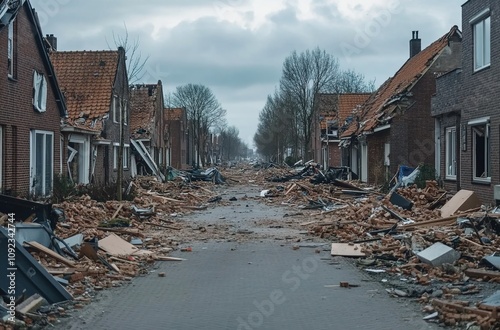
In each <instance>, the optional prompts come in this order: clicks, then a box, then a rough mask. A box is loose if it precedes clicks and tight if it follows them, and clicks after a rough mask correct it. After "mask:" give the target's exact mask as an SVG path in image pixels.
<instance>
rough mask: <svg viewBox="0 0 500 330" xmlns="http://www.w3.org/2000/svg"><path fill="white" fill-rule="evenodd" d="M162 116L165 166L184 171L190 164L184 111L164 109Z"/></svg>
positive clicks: (181, 109) (185, 113)
mask: <svg viewBox="0 0 500 330" xmlns="http://www.w3.org/2000/svg"><path fill="white" fill-rule="evenodd" d="M163 115H164V117H165V134H166V136H167V155H166V156H167V159H166V164H167V165H168V166H171V167H173V168H176V169H186V168H188V166H189V163H190V159H189V157H188V155H189V154H190V153H189V144H190V143H189V131H188V125H187V124H188V122H187V112H186V109H183V108H165V110H164V113H163Z"/></svg>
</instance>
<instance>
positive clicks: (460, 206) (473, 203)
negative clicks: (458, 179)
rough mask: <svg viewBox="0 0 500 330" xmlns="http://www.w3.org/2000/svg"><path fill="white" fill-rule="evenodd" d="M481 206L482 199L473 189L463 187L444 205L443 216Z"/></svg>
mask: <svg viewBox="0 0 500 330" xmlns="http://www.w3.org/2000/svg"><path fill="white" fill-rule="evenodd" d="M480 206H481V201H480V200H479V198H478V197H477V195H476V194H475V193H474V192H473V191H472V190H465V189H462V190H460V191H459V192H457V193H456V194H455V195H454V196H453V197H452V198H451V199H450V200H449V201H448V202H447V203H446V204H444V205H443V207H442V208H441V216H442V217H443V218H446V217H449V216H450V215H452V214H455V213H456V212H458V211H464V210H467V209H471V208H475V207H480Z"/></svg>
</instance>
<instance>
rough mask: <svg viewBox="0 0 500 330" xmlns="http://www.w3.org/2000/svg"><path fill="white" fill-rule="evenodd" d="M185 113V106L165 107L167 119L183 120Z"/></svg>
mask: <svg viewBox="0 0 500 330" xmlns="http://www.w3.org/2000/svg"><path fill="white" fill-rule="evenodd" d="M184 115H185V110H184V108H165V120H182V119H183V118H184Z"/></svg>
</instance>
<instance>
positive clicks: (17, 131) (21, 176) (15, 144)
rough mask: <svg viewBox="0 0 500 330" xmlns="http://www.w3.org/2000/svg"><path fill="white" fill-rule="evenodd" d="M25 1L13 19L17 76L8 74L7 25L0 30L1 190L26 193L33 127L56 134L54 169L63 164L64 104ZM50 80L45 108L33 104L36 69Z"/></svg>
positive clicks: (28, 187) (54, 141)
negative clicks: (61, 149)
mask: <svg viewBox="0 0 500 330" xmlns="http://www.w3.org/2000/svg"><path fill="white" fill-rule="evenodd" d="M30 10H31V8H29V4H28V3H25V4H24V5H23V7H22V8H21V10H20V11H19V13H18V15H17V17H16V18H15V21H14V54H15V58H14V59H15V62H14V69H15V70H14V76H13V77H12V78H9V77H8V75H7V52H6V51H5V50H6V49H7V38H8V36H7V34H8V32H7V27H4V28H2V30H0V50H1V51H0V96H1V97H0V126H1V127H2V145H1V147H2V157H1V161H2V164H1V165H2V173H1V175H2V191H3V192H7V193H12V194H16V195H19V196H22V197H27V196H28V194H29V189H30V150H31V146H30V138H31V137H30V135H31V132H32V131H33V130H41V131H44V132H51V133H52V134H53V157H52V158H53V159H52V161H53V169H54V173H59V172H60V171H61V167H60V139H61V134H60V120H61V109H62V108H61V107H60V105H58V103H57V102H56V96H55V93H56V90H55V89H56V84H55V83H54V82H53V81H51V79H50V75H49V66H50V65H49V63H48V62H47V61H46V60H45V59H44V49H43V48H42V45H41V42H40V40H41V35H40V34H39V32H38V30H37V26H36V25H35V24H34V21H33V20H32V16H31V15H32V14H31V13H30ZM34 70H36V71H38V72H40V73H43V75H44V76H45V78H46V80H47V105H46V111H45V112H43V113H40V112H38V111H36V110H35V109H34V107H33V104H32V95H33V71H34Z"/></svg>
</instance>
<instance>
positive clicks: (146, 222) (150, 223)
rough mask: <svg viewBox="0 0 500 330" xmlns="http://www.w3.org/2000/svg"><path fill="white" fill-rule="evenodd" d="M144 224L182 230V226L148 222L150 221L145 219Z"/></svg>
mask: <svg viewBox="0 0 500 330" xmlns="http://www.w3.org/2000/svg"><path fill="white" fill-rule="evenodd" d="M143 224H145V225H150V226H158V227H162V228H167V229H172V230H181V229H182V228H178V227H173V226H167V225H162V224H160V223H154V222H148V221H144V222H143Z"/></svg>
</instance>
